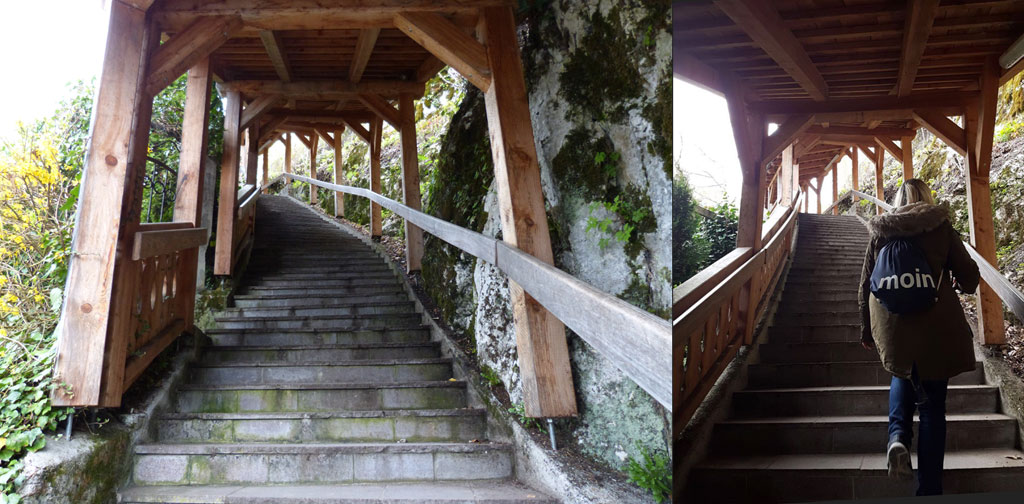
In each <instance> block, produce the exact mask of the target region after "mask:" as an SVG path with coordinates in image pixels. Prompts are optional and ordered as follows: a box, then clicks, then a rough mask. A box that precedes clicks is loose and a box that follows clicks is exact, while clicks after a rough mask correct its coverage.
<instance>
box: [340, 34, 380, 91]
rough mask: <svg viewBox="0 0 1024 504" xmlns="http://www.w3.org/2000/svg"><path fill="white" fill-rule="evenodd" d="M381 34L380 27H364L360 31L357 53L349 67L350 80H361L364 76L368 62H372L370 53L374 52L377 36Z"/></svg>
mask: <svg viewBox="0 0 1024 504" xmlns="http://www.w3.org/2000/svg"><path fill="white" fill-rule="evenodd" d="M378 35H380V28H364V29H362V30H360V31H359V39H358V40H356V53H355V55H354V56H353V57H352V64H351V65H350V66H349V67H348V80H349V81H350V82H359V80H360V79H362V78H363V71H364V70H366V64H367V63H369V62H370V55H371V54H373V46H375V45H377V36H378Z"/></svg>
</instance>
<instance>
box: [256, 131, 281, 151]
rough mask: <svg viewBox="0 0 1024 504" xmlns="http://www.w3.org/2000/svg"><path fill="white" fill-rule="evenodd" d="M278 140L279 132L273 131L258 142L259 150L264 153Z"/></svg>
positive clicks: (279, 137)
mask: <svg viewBox="0 0 1024 504" xmlns="http://www.w3.org/2000/svg"><path fill="white" fill-rule="evenodd" d="M278 140H281V133H274V134H273V135H270V138H268V139H266V140H264V141H263V143H261V144H260V149H259V150H260V152H263V153H264V154H266V151H267V149H269V148H270V147H272V146H273V145H274V143H275V142H277V141H278Z"/></svg>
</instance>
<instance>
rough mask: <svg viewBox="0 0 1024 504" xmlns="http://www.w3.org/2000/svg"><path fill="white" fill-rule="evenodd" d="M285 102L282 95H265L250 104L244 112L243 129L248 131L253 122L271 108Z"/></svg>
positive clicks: (241, 126)
mask: <svg viewBox="0 0 1024 504" xmlns="http://www.w3.org/2000/svg"><path fill="white" fill-rule="evenodd" d="M282 101H284V98H283V97H282V96H281V95H263V96H260V97H259V98H256V99H255V100H253V101H251V102H249V105H248V106H246V107H245V110H243V111H242V123H241V125H240V126H239V128H241V129H243V130H244V129H247V128H248V127H249V126H250V125H251V124H252V123H253V121H255V120H257V119H259V118H260V116H262V115H263V114H265V113H266V112H267V111H268V110H269V109H270V108H271V107H274V106H275V105H277V104H279V103H281V102H282Z"/></svg>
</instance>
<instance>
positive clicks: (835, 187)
mask: <svg viewBox="0 0 1024 504" xmlns="http://www.w3.org/2000/svg"><path fill="white" fill-rule="evenodd" d="M839 157H840V155H839V154H837V155H836V157H835V158H833V159H832V161H830V162H829V163H828V166H826V167H825V171H828V169H829V167H831V168H832V215H839V205H837V204H836V202H837V201H839V166H838V165H837V164H836V162H837V161H838V160H839Z"/></svg>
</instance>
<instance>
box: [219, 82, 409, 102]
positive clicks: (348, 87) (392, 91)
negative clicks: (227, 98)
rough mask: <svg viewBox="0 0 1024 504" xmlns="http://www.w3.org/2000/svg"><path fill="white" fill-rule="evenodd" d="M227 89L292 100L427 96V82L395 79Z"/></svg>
mask: <svg viewBox="0 0 1024 504" xmlns="http://www.w3.org/2000/svg"><path fill="white" fill-rule="evenodd" d="M221 89H224V90H237V91H241V92H242V93H244V94H245V95H246V96H256V95H268V94H269V95H281V96H283V97H285V98H289V99H300V100H313V101H331V100H341V99H346V98H349V99H356V98H359V97H360V95H361V94H364V93H366V94H374V95H381V96H384V97H386V98H396V97H398V95H399V94H402V93H409V94H412V95H413V96H415V97H419V96H423V83H422V82H412V81H392V80H363V81H360V82H346V81H338V80H325V81H300V82H279V81H264V80H250V81H229V82H225V83H224V84H222V85H221Z"/></svg>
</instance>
